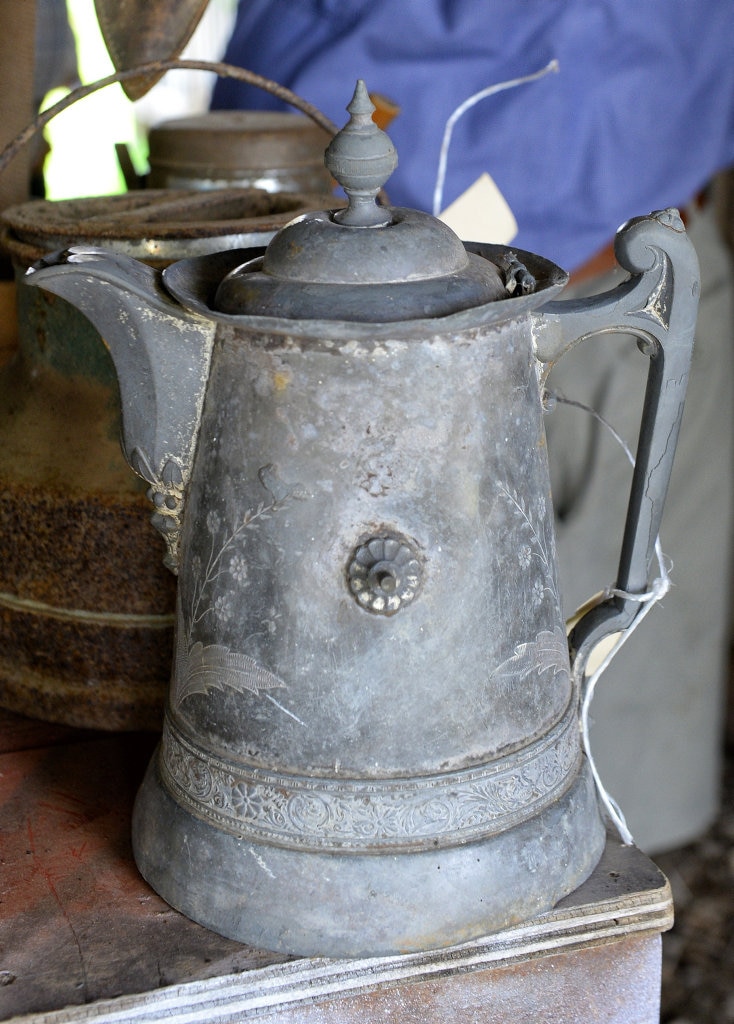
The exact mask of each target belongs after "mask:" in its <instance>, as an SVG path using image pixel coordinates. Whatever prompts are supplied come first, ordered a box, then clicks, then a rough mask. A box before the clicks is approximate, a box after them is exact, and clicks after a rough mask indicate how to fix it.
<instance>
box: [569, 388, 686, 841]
mask: <svg viewBox="0 0 734 1024" xmlns="http://www.w3.org/2000/svg"><path fill="white" fill-rule="evenodd" d="M555 398H556V400H557V401H558V402H561V403H563V404H565V405H571V406H574V407H575V408H577V409H583V410H584V411H585V412H588V413H590V414H591V415H592V416H593V417H594V418H595V419H596V420H598V422H599V423H601V424H602V426H603V427H605V428H606V429H607V430H608V431H609V433H610V434H611V435H612V437H613V438H614V439H615V441H616V442H617V443H618V444H619V445H620V447H621V448H622V450H623V451H624V453H625V455H626V456H627V459H628V460H629V462H630V465H631V466H632V467H633V468H634V465H635V457H634V455H633V454H632V452H631V451H630V449H629V447H628V446H627V444H626V443H625V441H624V439H623V438H622V437H621V436H620V435H619V434H618V433H617V431H616V430H615V429H614V427H613V426H612V425H611V423H609V421H608V420H606V419H605V418H604V417H603V416H602V415H600V413H598V412H597V411H596V410H595V409H592V408H591V407H590V406H588V405H584V404H583V403H582V402H576V401H573V400H571V399H568V398H564V397H562V396H561V395H556V396H555ZM655 555H656V557H657V561H658V571H659V574H660V575H659V576H658V577H657V579H656V580H654V581H653V583H652V585H651V587H650V589H649V590H648V591H646V592H645V593H644V594H630V593H628V592H627V591H624V590H620V589H619V588H618V587H615V586H610V587H607V588H606V589H605V590H604V591H603V593H602V594H601V595H600V597H599V603H601V602H602V601H606V600H608V599H609V598H611V597H621V598H624V600H626V601H637V602H639V603H640V604H642V605H643V607H642V608H641V609H640V611H639V612H638V613H637V616H636V617H635V619H634V620H633V622H632V624H631V625H630V626H629V627H628V628H627V629H626V630H624V632H622V633H620V634H619V635H618V636H617V639H616V641H615V643H614V644H613V646H612V647H611V649H610V650H609V651H607V653H606V655H605V657H604V658H603V659H602V661H601V663H600V664H599V665H598V666H597V668H596V669H595V670H594V671H593V672H592V674H591V675H590V676H588V678H586V680H585V682H584V684H583V687H582V689H583V693H582V700H581V740H582V743H583V747H584V752H585V754H586V758H587V760H588V762H589V767H590V769H591V774H592V777H593V779H594V782H595V784H596V789H597V793H598V796H599V799H600V801H601V802H602V804H603V805H604V807H605V808H606V811H607V814H608V815H609V817H610V819H611V821H612V823H613V824H614V826H615V828H616V829H617V831H618V832H619V835H620V838H621V840H622V842H623V843H624V844H625V846H634V842H635V841H634V838H633V836H632V832H631V831H630V828H629V826H628V824H627V821H626V819H625V816H624V813H623V811H622V809H621V808H620V806H619V804H618V803H617V801H616V800H615V799H614V797H613V796H612V795H611V794H610V793H609V792H608V791H607V789H606V787H605V786H604V783H603V782H602V780H601V776H600V775H599V771H598V769H597V767H596V762H595V761H594V756H593V754H592V752H591V736H590V733H589V711H590V709H591V702H592V701H593V699H594V691H595V690H596V684H597V683H598V682H599V679H600V678H601V677H602V675H603V674H604V672H606V670H607V668H608V667H609V665H610V663H611V661H612V660H613V659H614V658H615V656H616V655H617V653H618V652H619V651H620V650H621V648H622V647H623V646H624V644H626V643H627V641H628V640H629V638H630V637H631V636H632V634H633V633H634V631H635V630H636V629H637V628H638V626H639V625H640V624H641V623H642V621H643V619H645V618H646V617H647V616H648V615H649V613H650V612H651V611H652V609H653V607H654V606H655V605H656V604H657V603H658V601H661V600H662V599H663V598H664V597H665V595H666V594H667V593H668V591H669V590H670V587H671V581H670V575H669V569H668V566H666V564H665V556H664V554H663V550H662V548H661V546H660V537H659V536H658V537H657V538H656V539H655ZM671 568H672V565H671ZM574 617H575V616H574Z"/></svg>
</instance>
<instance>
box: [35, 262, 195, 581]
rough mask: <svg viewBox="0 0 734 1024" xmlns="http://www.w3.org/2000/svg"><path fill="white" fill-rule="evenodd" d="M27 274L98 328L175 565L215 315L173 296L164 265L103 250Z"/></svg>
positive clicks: (129, 454) (128, 438)
mask: <svg viewBox="0 0 734 1024" xmlns="http://www.w3.org/2000/svg"><path fill="white" fill-rule="evenodd" d="M25 280H26V283H27V284H30V285H37V286H38V287H40V288H44V289H45V290H46V291H49V292H52V293H53V294H55V295H58V296H60V297H61V298H63V299H65V300H66V301H67V302H69V303H71V305H73V306H75V307H76V308H77V309H79V310H80V312H82V313H83V314H84V315H85V316H86V317H87V318H88V319H89V320H90V321H91V322H92V323H93V324H94V326H95V327H96V328H97V330H98V331H99V333H100V335H101V336H102V339H103V341H104V344H105V346H106V347H107V349H108V350H109V352H110V355H111V356H112V360H113V362H114V365H115V370H116V373H117V378H118V381H119V385H120V397H121V401H122V439H121V440H122V450H123V454H124V455H125V458H126V459H127V461H128V463H129V464H130V466H131V468H132V469H133V470H134V471H135V472H136V473H137V474H138V475H139V476H141V477H142V478H143V479H144V480H146V481H147V482H148V483H149V484H150V485H151V486H150V490H149V491H148V496H149V498H150V499H151V501H152V502H153V504H154V505H155V511H154V514H153V524H154V526H155V527H156V529H158V530H159V531H160V532H161V533H162V534H163V537H164V538H165V540H166V545H167V549H168V550H167V554H166V558H165V563H166V565H167V566H168V568H170V569H171V570H172V571H173V572H176V571H177V554H178V538H179V532H180V526H181V519H182V515H183V501H184V495H185V491H186V485H187V482H188V479H189V475H190V472H191V465H192V462H193V457H194V451H195V448H196V441H197V437H198V433H199V423H200V417H201V409H202V404H203V400H204V393H205V391H206V385H207V380H208V377H209V366H210V362H211V353H212V346H213V342H214V332H215V326H214V324H213V323H212V322H211V321H209V320H207V319H206V318H204V317H200V316H196V315H194V314H191V313H189V312H186V311H184V310H183V309H181V307H180V306H179V305H178V304H177V303H175V302H174V301H172V300H171V299H170V298H169V296H168V294H167V292H166V291H165V290H164V288H163V285H162V283H161V275H160V273H159V272H158V271H156V270H153V269H152V268H151V267H149V266H147V265H146V264H144V263H141V262H139V261H138V260H135V259H132V258H131V257H129V256H125V255H122V254H119V253H112V252H108V251H106V250H104V249H95V248H87V247H81V246H75V247H72V248H70V249H66V250H64V251H63V252H58V253H54V254H52V255H50V256H47V257H44V259H42V260H40V261H39V262H38V263H36V264H34V266H32V267H31V268H30V269H29V270H28V271H27V272H26V277H25Z"/></svg>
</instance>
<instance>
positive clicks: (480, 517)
mask: <svg viewBox="0 0 734 1024" xmlns="http://www.w3.org/2000/svg"><path fill="white" fill-rule="evenodd" d="M348 109H349V110H350V113H352V121H351V122H350V125H348V126H347V128H345V129H344V130H343V131H342V132H341V133H339V134H338V135H337V136H336V137H335V139H334V140H333V141H332V143H331V144H330V147H329V149H328V150H327V166H328V167H329V169H330V171H331V172H332V173H333V174H334V175H335V176H336V177H337V178H338V180H340V181H341V182H342V184H344V187H345V190H346V192H347V195H348V199H349V205H348V207H347V208H346V209H342V210H338V211H317V212H315V213H314V214H312V215H311V214H309V215H305V216H304V217H301V218H297V219H296V220H294V221H292V222H291V223H290V224H289V225H287V226H286V227H285V228H283V229H282V231H281V232H279V233H278V235H276V236H275V238H274V239H273V241H272V242H271V243H270V244H269V246H268V247H267V249H266V250H265V251H263V250H257V251H249V252H236V251H234V252H226V253H220V254H217V255H216V256H206V257H196V258H193V259H190V260H183V261H180V262H179V263H177V264H174V265H173V266H170V267H168V268H167V269H166V270H165V271H164V272H163V273H162V274H158V273H156V272H154V271H152V270H151V269H150V268H145V267H142V266H141V265H140V264H138V263H136V262H135V261H134V260H130V259H126V258H124V257H120V256H112V255H110V254H106V253H104V252H102V251H100V250H91V249H87V250H83V249H79V250H71V251H68V252H65V253H62V254H59V255H56V256H53V257H49V258H48V259H46V260H44V261H43V262H42V264H41V265H39V266H38V267H37V268H35V269H34V270H33V271H32V272H31V283H37V284H41V285H42V286H44V287H46V288H49V289H50V290H52V291H55V292H56V293H57V294H60V295H63V296H65V297H67V298H71V300H72V301H75V302H76V303H77V304H78V305H79V306H80V307H81V308H82V309H83V310H84V311H85V312H87V314H88V315H89V316H90V317H91V318H92V319H93V321H94V322H95V324H96V325H97V326H98V327H99V328H100V329H101V330H102V332H103V334H104V337H105V340H106V342H107V343H108V345H109V346H110V349H111V351H112V355H113V358H114V359H115V365H116V368H117V371H118V376H119V379H120V391H121V397H122V404H123V439H122V441H123V450H124V452H125V454H126V457H127V458H128V461H129V462H130V464H131V466H132V467H133V468H134V469H135V470H136V471H137V472H138V473H139V474H140V475H141V476H142V477H143V478H144V479H145V480H147V482H148V483H149V485H150V490H149V492H148V493H149V496H150V498H151V500H152V501H153V503H154V506H155V513H154V515H153V522H154V524H155V525H156V526H157V528H158V529H159V530H160V531H161V533H162V534H163V535H164V537H165V539H166V542H167V550H168V555H167V564H168V565H169V567H170V568H172V569H173V570H174V571H176V572H178V576H179V586H178V595H177V626H176V654H175V659H174V665H173V673H172V682H171V688H170V693H169V698H168V706H167V711H166V718H165V724H164V730H163V736H162V740H161V744H160V748H159V750H158V752H157V754H156V756H155V757H154V759H153V761H152V763H151V766H150V768H149V770H148V774H147V776H146V778H145V781H144V782H143V785H142V787H141V790H140V793H139V795H138V799H137V801H136V805H135V811H134V820H133V846H134V851H135V857H136V861H137V864H138V866H139V868H140V870H141V872H142V874H143V875H144V876H145V877H146V878H147V879H148V881H149V882H150V883H151V885H152V886H153V887H154V888H155V889H156V890H157V892H158V893H160V894H161V895H162V896H163V897H164V898H165V899H166V900H167V901H168V902H169V903H170V904H171V905H173V906H174V907H176V908H178V909H179V910H181V911H183V912H184V913H185V914H187V915H188V916H189V917H191V918H192V919H193V920H195V921H198V922H199V923H201V924H204V925H206V926H208V927H211V928H213V929H215V930H216V931H218V932H220V933H222V934H224V935H227V936H230V937H232V938H236V939H239V940H242V941H246V942H249V943H251V944H254V945H259V946H264V947H268V948H271V949H277V950H281V951H284V952H288V953H300V954H322V955H330V956H360V955H380V954H389V953H399V952H406V951H409V950H422V949H428V948H434V947H438V946H447V945H451V944H454V943H458V942H461V941H465V940H469V939H472V938H475V937H478V936H480V935H482V934H486V933H487V932H490V931H494V930H497V929H500V928H503V927H506V926H508V925H510V924H512V923H514V922H518V921H521V920H523V919H526V918H529V917H531V916H533V915H535V914H538V913H541V912H543V911H546V910H549V909H550V908H551V907H552V906H553V905H554V904H555V903H556V902H557V901H558V899H560V898H561V897H562V896H564V895H566V894H568V893H569V892H570V891H572V890H573V889H574V888H575V887H576V886H578V885H579V884H580V883H581V882H582V881H583V880H584V879H585V878H586V877H587V876H588V875H589V874H590V873H591V871H592V870H593V868H594V866H595V864H596V862H597V860H598V858H599V856H600V854H601V851H602V848H603V845H604V842H605V826H604V822H603V820H602V815H601V813H600V810H599V806H598V802H597V794H596V790H595V786H594V784H593V781H592V778H591V772H590V769H589V765H588V761H587V759H586V757H585V756H584V753H583V751H582V748H581V742H580V730H579V700H580V697H581V694H582V691H583V687H584V685H585V668H586V664H587V660H588V657H589V654H590V652H591V650H592V649H593V648H594V647H595V646H596V644H597V643H598V642H599V641H600V640H601V639H603V638H605V637H607V636H608V635H609V634H611V633H615V632H619V631H622V630H625V629H627V628H628V627H629V626H630V625H631V623H633V622H634V620H635V618H636V616H637V614H638V613H639V610H640V607H641V604H640V599H641V597H642V595H644V593H645V591H646V590H647V586H648V576H649V572H650V563H651V559H652V557H653V551H654V543H655V538H656V537H657V532H658V527H659V523H660V518H661V515H662V507H663V503H664V499H665V493H666V489H667V483H668V479H669V476H670V469H671V464H672V458H673V452H674V450H675V442H676V438H677V432H678V428H679V425H680V419H681V414H682V407H683V398H684V395H685V387H686V380H687V374H688V366H689V363H690V355H691V347H692V338H693V329H694V326H695V313H696V298H697V286H698V278H697V265H696V259H695V254H694V253H693V252H692V248H691V246H690V243H689V242H688V240H687V238H686V235H685V231H684V230H683V226H682V224H681V222H680V218H679V217H678V216H677V214H676V213H675V211H663V212H662V213H658V214H654V215H652V216H650V217H647V218H639V219H637V220H635V221H631V222H630V223H629V224H628V225H626V226H625V227H624V229H623V230H622V231H621V232H620V235H619V236H618V240H617V256H618V260H619V262H620V263H621V265H622V266H623V267H625V268H626V269H627V270H628V271H629V274H630V276H629V278H628V280H627V281H626V282H624V283H623V284H622V285H620V286H619V287H618V288H616V289H613V290H612V291H610V292H608V293H604V294H603V295H601V296H595V297H592V298H590V299H586V300H580V301H578V302H563V301H560V300H558V299H557V296H558V293H559V292H560V291H561V289H562V288H563V286H564V284H565V282H566V280H567V275H566V274H565V273H564V272H563V271H562V270H560V269H559V268H558V267H555V266H554V265H553V264H551V263H549V262H548V261H547V260H543V259H542V258H541V257H538V256H534V255H533V254H530V253H523V252H519V251H518V252H511V251H509V250H507V249H506V248H504V247H501V246H491V245H479V244H472V243H462V242H460V241H459V239H458V238H457V237H456V236H455V235H454V234H453V232H450V231H449V229H448V228H446V227H445V225H441V224H440V223H439V222H437V221H435V220H434V219H433V218H429V217H427V215H425V214H419V213H418V212H417V211H408V210H402V209H391V208H386V207H384V206H381V205H379V204H377V203H376V202H375V196H376V194H377V192H378V190H379V189H380V188H381V186H382V184H383V183H384V181H385V180H386V177H387V175H388V174H389V172H390V169H391V167H392V166H394V159H395V157H394V151H392V149H391V146H390V145H388V144H387V143H386V142H385V137H384V136H383V135H382V133H380V134H379V137H375V132H376V131H377V130H376V129H375V128H374V126H373V125H372V124H371V119H370V116H369V112H370V110H371V109H372V108H371V105H370V104H369V101H368V99H367V95H366V90H365V89H364V85H363V83H360V84H359V85H358V88H357V91H356V92H355V98H354V99H353V101H352V104H351V105H350V107H349V108H348ZM33 275H35V276H33ZM101 285H102V287H100V286H101ZM620 330H623V331H624V332H626V333H630V332H632V333H633V334H636V335H637V336H638V338H639V340H640V344H641V347H642V349H643V351H644V353H645V355H646V356H647V357H648V367H649V369H648V387H647V394H646V398H645V403H644V408H643V411H642V426H641V432H640V442H639V446H638V452H637V463H636V466H635V471H634V476H633V481H632V488H631V495H630V502H629V511H628V516H627V522H626V524H625V528H624V539H623V544H622V553H621V557H620V567H619V574H618V579H617V584H616V587H615V588H613V590H612V591H610V592H609V593H608V594H606V595H604V597H603V599H600V600H599V601H598V602H597V603H596V605H595V606H594V607H593V608H592V609H591V610H590V611H589V612H588V613H587V614H585V615H584V616H583V617H582V618H581V620H580V621H579V622H578V624H577V625H576V626H575V627H574V629H573V631H572V632H571V634H570V636H569V637H568V639H567V637H566V629H565V625H564V622H563V619H562V616H561V604H560V599H559V593H558V582H557V576H556V563H555V550H554V537H553V518H552V506H551V495H550V483H549V474H548V466H547V460H546V449H545V433H544V427H543V382H544V379H545V376H546V375H547V373H548V372H549V369H550V367H552V365H553V363H554V362H555V360H557V359H558V358H560V356H561V355H562V354H563V353H564V352H566V351H567V350H568V349H569V348H572V347H573V345H575V344H576V343H577V342H578V341H581V340H583V339H584V338H587V337H590V336H593V335H606V334H610V333H614V332H615V331H620ZM643 364H644V361H643Z"/></svg>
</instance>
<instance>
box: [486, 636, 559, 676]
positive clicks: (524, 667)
mask: <svg viewBox="0 0 734 1024" xmlns="http://www.w3.org/2000/svg"><path fill="white" fill-rule="evenodd" d="M568 671H569V666H568V641H567V639H566V634H565V632H564V630H562V629H561V628H560V627H558V626H557V627H556V628H555V629H554V630H553V631H551V630H548V629H544V630H542V631H541V632H540V633H538V636H537V638H536V639H535V640H529V641H527V643H522V644H518V645H517V646H516V647H515V653H514V654H513V655H512V656H511V657H509V658H507V659H506V660H505V661H503V662H502V663H501V664H500V665H498V666H497V668H496V669H495V670H494V672H493V673H492V678H493V679H497V680H498V681H501V682H504V683H505V684H507V685H511V684H512V683H516V682H519V681H521V680H523V679H526V678H527V677H528V676H530V675H543V673H545V672H552V673H553V677H555V676H558V675H563V674H566V675H567V674H568Z"/></svg>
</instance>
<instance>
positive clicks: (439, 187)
mask: <svg viewBox="0 0 734 1024" xmlns="http://www.w3.org/2000/svg"><path fill="white" fill-rule="evenodd" d="M559 66H560V65H559V63H558V61H557V60H556V59H555V58H554V59H553V60H552V61H549V62H548V64H546V66H545V67H544V68H541V69H540V71H535V72H533V74H532V75H523V76H522V77H521V78H511V79H510V80H509V81H507V82H499V83H497V84H496V85H489V86H487V88H486V89H481V90H480V91H479V92H475V93H474V95H473V96H470V97H469V98H468V99H466V100H464V102H463V103H460V104H459V106H458V107H457V108H456V110H455V111H454V112H453V114H451V116H450V117H449V119H448V121H447V122H446V127H445V128H444V131H443V140H442V142H441V152H440V154H439V158H438V172H437V174H436V187H435V188H434V190H433V216H434V217H438V215H439V214H440V213H441V205H442V203H443V186H444V182H445V180H446V165H447V163H448V159H449V146H450V145H451V136H452V134H453V131H454V125H455V124H456V122H457V121H458V120H459V118H460V117H462V116H463V115H464V114H465V113H466V111H467V110H469V108H470V107H473V106H474V104H475V103H479V101H480V100H484V99H487V97H488V96H494V95H496V93H498V92H504V91H505V90H506V89H514V88H515V87H516V86H518V85H525V84H526V83H527V82H534V81H536V79H538V78H542V77H543V76H544V75H547V74H548V73H549V72H550V71H558V69H559Z"/></svg>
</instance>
